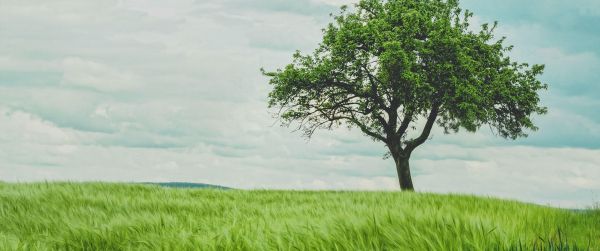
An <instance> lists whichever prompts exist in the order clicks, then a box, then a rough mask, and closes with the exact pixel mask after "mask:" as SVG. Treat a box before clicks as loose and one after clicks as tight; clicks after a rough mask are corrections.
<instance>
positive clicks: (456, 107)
mask: <svg viewBox="0 0 600 251" xmlns="http://www.w3.org/2000/svg"><path fill="white" fill-rule="evenodd" d="M472 15H473V14H472V13H471V12H469V11H463V10H462V9H461V8H460V7H459V3H458V1H457V0H447V1H442V0H388V1H384V0H362V1H360V3H358V4H356V5H355V8H353V9H352V10H351V11H350V10H349V9H348V8H346V7H343V8H342V10H341V12H340V13H339V14H338V15H336V16H334V22H332V23H330V24H329V26H327V27H326V28H325V29H324V30H323V31H324V35H323V41H322V42H321V43H320V44H319V46H318V48H317V49H316V50H315V51H314V53H312V54H309V55H303V54H301V53H300V52H296V53H295V54H294V56H293V62H292V63H291V64H289V65H287V66H285V68H283V69H279V70H277V71H274V72H266V71H263V74H264V75H266V76H268V77H269V78H270V84H271V85H272V88H273V89H272V91H271V92H270V94H269V106H270V107H271V108H278V112H279V113H278V116H279V117H280V119H281V121H282V123H283V124H284V125H290V124H292V123H297V124H298V125H299V128H301V129H302V130H303V132H304V133H305V135H306V136H309V137H310V136H311V135H312V134H313V133H314V132H315V130H317V129H320V128H323V129H331V128H334V127H337V126H340V125H348V126H350V127H356V128H358V129H360V130H361V131H362V132H363V133H364V134H366V135H367V136H369V137H371V138H373V139H374V140H377V141H381V142H383V143H385V145H386V146H387V148H388V150H389V154H390V155H391V156H392V157H393V158H394V160H395V163H396V168H397V171H398V178H399V183H400V186H401V188H402V189H403V190H413V189H414V188H413V184H412V179H411V176H410V168H409V163H408V160H409V158H410V155H411V153H412V152H413V150H414V149H415V148H416V147H418V146H419V145H421V144H423V143H424V142H425V141H426V140H427V139H428V137H429V134H430V132H431V130H432V127H433V126H434V125H435V124H437V125H438V126H440V127H442V128H443V129H444V131H445V132H446V133H450V132H458V131H459V130H460V129H461V128H462V129H464V130H467V131H470V132H475V131H476V130H478V129H479V128H480V127H481V126H483V125H489V126H490V128H492V129H493V130H494V132H495V133H496V134H497V135H499V136H501V137H504V138H508V139H516V138H518V137H525V136H527V130H536V129H537V127H536V126H535V125H534V124H533V122H532V120H531V116H532V115H534V114H543V113H545V112H546V108H545V107H543V106H541V105H540V104H539V103H540V98H539V96H538V91H539V90H541V89H545V88H547V86H546V85H545V84H543V83H542V82H540V81H539V80H538V76H539V75H540V74H542V71H543V69H544V66H543V65H532V66H530V65H528V64H526V63H518V62H515V61H513V60H511V59H510V58H509V56H508V53H509V51H510V50H511V49H512V46H506V45H505V44H504V38H500V39H495V37H494V35H493V33H494V29H495V27H496V23H494V24H493V25H489V24H483V25H482V26H481V27H480V28H478V29H477V31H474V30H473V29H470V27H469V18H470V17H472ZM417 121H423V122H424V125H421V124H422V123H417ZM418 125H419V126H418ZM417 126H418V127H417ZM411 131H414V132H416V133H412V134H411V133H410V132H411ZM413 134H415V135H414V136H409V135H413Z"/></svg>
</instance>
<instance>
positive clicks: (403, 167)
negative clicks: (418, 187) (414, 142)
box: [394, 156, 415, 192]
mask: <svg viewBox="0 0 600 251" xmlns="http://www.w3.org/2000/svg"><path fill="white" fill-rule="evenodd" d="M409 159H410V156H395V157H394V160H395V162H396V171H397V172H398V182H399V183H400V189H401V190H402V191H407V192H413V191H414V190H415V188H414V186H413V182H412V177H411V175H410V165H409V162H408V160H409Z"/></svg>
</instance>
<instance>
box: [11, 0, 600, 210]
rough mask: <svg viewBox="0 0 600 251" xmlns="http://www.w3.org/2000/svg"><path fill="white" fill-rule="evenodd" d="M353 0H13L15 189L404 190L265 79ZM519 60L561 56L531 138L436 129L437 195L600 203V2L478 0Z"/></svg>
mask: <svg viewBox="0 0 600 251" xmlns="http://www.w3.org/2000/svg"><path fill="white" fill-rule="evenodd" d="M352 2H353V1H348V0H196V1H193V0H177V1H160V0H152V1H150V0H149V1H142V0H131V1H129V0H106V1H91V0H90V1H81V0H55V1H43V0H39V1H34V0H25V1H23V0H0V180H3V181H8V182H15V181H19V182H26V181H43V180H70V181H127V182H129V181H135V182H142V181H144V182H145V181H185V182H203V183H212V184H220V185H225V186H231V187H236V188H278V189H352V190H367V189H368V190H394V189H397V180H396V174H395V169H394V166H393V161H392V160H390V159H387V160H384V159H383V158H382V157H383V154H384V152H385V148H384V146H383V145H382V144H381V143H376V142H372V141H370V140H369V139H367V138H365V137H364V136H362V135H361V134H360V133H359V132H358V131H348V130H346V129H340V130H336V131H333V132H326V131H324V132H319V133H317V135H316V136H315V137H313V139H311V140H310V141H307V140H306V139H304V138H302V137H301V136H300V134H298V133H294V132H291V129H288V128H281V127H279V126H278V124H276V123H275V120H274V119H273V118H272V114H270V112H273V111H269V110H268V109H267V107H266V95H267V93H268V91H269V86H268V84H267V79H265V78H264V77H263V76H261V74H260V71H259V69H260V68H261V67H265V68H266V69H271V70H272V69H276V68H278V67H281V66H283V65H285V64H286V63H288V62H290V58H291V54H292V53H293V52H294V51H295V50H296V49H298V50H301V51H304V52H310V51H311V50H313V49H314V48H315V47H316V45H317V44H318V42H319V40H320V35H321V31H320V30H321V28H323V27H324V26H325V25H326V24H327V23H328V22H329V21H330V18H329V15H328V14H329V13H331V12H336V11H337V9H338V7H339V6H340V5H341V4H349V3H352ZM462 5H463V6H464V7H465V8H467V9H470V10H472V11H473V12H475V15H476V17H475V19H474V22H476V23H484V22H491V21H493V20H498V21H499V22H500V27H499V29H498V34H499V35H503V36H507V37H508V39H507V41H508V42H509V43H510V44H514V45H515V50H514V53H513V56H514V58H515V59H517V60H519V61H524V62H530V63H544V64H546V65H547V68H546V69H547V70H546V73H545V75H544V76H543V80H544V81H545V82H547V83H548V84H549V86H550V89H549V90H548V91H546V92H545V93H543V103H544V104H546V105H547V106H548V107H549V113H548V114H547V115H546V116H543V117H536V119H535V120H536V121H537V123H538V125H539V127H540V128H541V129H540V131H538V132H535V133H532V134H531V136H530V137H529V138H527V139H519V140H517V141H505V140H502V139H499V138H496V137H495V136H494V135H492V134H491V132H490V131H489V129H485V128H484V129H483V130H481V131H480V132H478V133H475V134H470V133H461V134H457V135H444V134H443V133H442V132H441V131H439V130H438V131H435V132H434V133H433V138H432V140H431V141H430V142H428V143H426V144H424V145H423V146H422V147H421V148H419V149H418V150H417V151H416V152H415V154H414V155H413V159H412V162H411V163H412V168H413V173H414V176H415V177H414V181H415V185H416V188H417V189H418V190H420V191H431V192H442V193H469V194H479V195H490V196H497V197H502V198H512V199H518V200H522V201H530V202H535V203H541V204H551V205H554V206H561V207H585V206H590V205H592V204H594V203H596V202H599V201H600V109H599V108H600V83H599V81H600V26H599V25H598V23H600V2H598V1H595V0H578V1H569V2H566V1H560V0H536V1H526V2H523V1H517V0H508V1H481V0H463V1H462Z"/></svg>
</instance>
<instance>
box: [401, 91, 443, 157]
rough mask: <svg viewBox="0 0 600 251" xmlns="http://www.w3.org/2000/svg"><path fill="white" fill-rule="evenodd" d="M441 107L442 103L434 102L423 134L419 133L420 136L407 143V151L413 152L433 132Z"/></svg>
mask: <svg viewBox="0 0 600 251" xmlns="http://www.w3.org/2000/svg"><path fill="white" fill-rule="evenodd" d="M439 109H440V105H439V104H438V103H434V104H433V106H432V108H431V112H429V116H428V117H427V123H425V127H424V128H423V131H422V132H421V135H419V137H417V138H415V139H412V140H410V141H408V142H407V143H406V148H405V150H406V151H408V152H412V151H413V150H414V149H415V148H417V147H418V146H420V145H421V144H423V143H424V142H425V141H426V140H427V138H428V137H429V134H430V133H431V128H433V124H434V122H435V119H436V118H437V115H438V112H439Z"/></svg>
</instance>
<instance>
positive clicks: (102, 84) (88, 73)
mask: <svg viewBox="0 0 600 251" xmlns="http://www.w3.org/2000/svg"><path fill="white" fill-rule="evenodd" d="M63 71H64V75H63V80H62V84H64V85H73V86H82V87H89V88H93V89H97V90H101V91H122V90H131V89H135V88H138V87H140V86H141V85H142V83H141V80H140V78H139V77H137V76H136V75H134V74H131V73H127V72H122V71H119V70H117V69H114V68H112V67H110V66H108V65H105V64H101V63H98V62H93V61H89V60H84V59H81V58H71V57H70V58H66V59H64V60H63Z"/></svg>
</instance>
